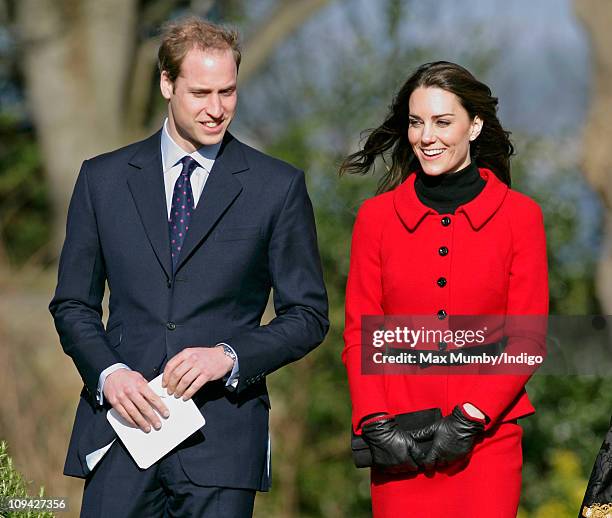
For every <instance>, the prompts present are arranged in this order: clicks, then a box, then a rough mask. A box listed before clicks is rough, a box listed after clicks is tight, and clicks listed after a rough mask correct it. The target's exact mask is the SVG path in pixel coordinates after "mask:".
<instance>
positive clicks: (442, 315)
mask: <svg viewBox="0 0 612 518" xmlns="http://www.w3.org/2000/svg"><path fill="white" fill-rule="evenodd" d="M446 314H447V313H446V311H444V310H443V309H441V310H440V311H438V318H439V319H440V320H444V319H445V318H446Z"/></svg>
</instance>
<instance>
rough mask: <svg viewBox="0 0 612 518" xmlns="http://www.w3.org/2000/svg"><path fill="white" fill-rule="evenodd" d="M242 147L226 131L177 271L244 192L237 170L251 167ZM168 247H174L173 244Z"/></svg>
mask: <svg viewBox="0 0 612 518" xmlns="http://www.w3.org/2000/svg"><path fill="white" fill-rule="evenodd" d="M240 146H241V144H240V143H239V142H238V141H237V140H236V139H235V138H234V137H232V135H230V134H229V133H226V134H225V137H224V139H223V144H222V145H221V149H220V150H219V154H218V155H217V158H216V160H215V164H214V165H213V168H212V170H211V171H210V176H209V177H208V180H207V181H206V185H205V186H204V190H203V191H202V195H201V196H200V199H199V201H198V206H197V207H196V210H195V211H194V212H193V215H192V216H191V221H190V223H189V231H188V232H187V235H186V236H185V242H184V243H183V249H182V250H181V256H180V257H179V262H178V264H177V266H176V270H177V271H178V270H179V269H180V268H181V266H182V264H183V263H184V262H185V261H186V260H187V259H188V258H189V256H190V255H191V254H192V253H193V251H194V250H195V249H196V248H197V246H198V245H199V244H200V243H201V242H202V241H203V240H204V239H206V237H207V236H208V234H209V233H210V231H211V230H212V228H213V226H214V225H215V223H216V222H217V221H218V220H219V218H220V217H221V216H222V215H223V213H224V212H225V211H226V210H227V209H228V207H229V206H230V205H231V204H232V202H233V201H234V200H235V199H236V197H237V196H238V195H239V194H240V191H242V184H241V183H240V182H239V181H238V180H237V179H236V178H235V177H234V173H238V172H240V171H244V170H246V169H248V168H249V167H248V164H247V162H246V160H245V158H244V155H243V153H242V150H241V149H240ZM168 247H170V244H169V243H168Z"/></svg>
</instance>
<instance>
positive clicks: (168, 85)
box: [159, 70, 174, 101]
mask: <svg viewBox="0 0 612 518" xmlns="http://www.w3.org/2000/svg"><path fill="white" fill-rule="evenodd" d="M159 89H160V90H161V93H162V96H163V97H164V99H166V101H169V100H170V98H171V97H172V94H173V93H174V83H173V82H172V81H171V80H170V76H168V72H166V71H165V70H162V73H161V74H160V77H159Z"/></svg>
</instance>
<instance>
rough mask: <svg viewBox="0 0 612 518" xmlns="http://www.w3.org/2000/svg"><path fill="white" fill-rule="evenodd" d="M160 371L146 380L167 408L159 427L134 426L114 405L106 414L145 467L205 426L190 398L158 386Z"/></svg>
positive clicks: (123, 441)
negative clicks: (166, 414) (177, 395)
mask: <svg viewBox="0 0 612 518" xmlns="http://www.w3.org/2000/svg"><path fill="white" fill-rule="evenodd" d="M161 380H162V375H161V374H160V375H159V376H157V378H155V379H154V380H151V381H150V382H149V386H150V387H151V389H153V392H155V393H156V394H157V395H158V396H160V397H161V398H162V400H163V402H164V404H165V405H166V407H168V410H169V411H170V417H168V419H164V418H163V417H161V418H160V419H161V428H160V429H159V430H156V429H155V428H153V427H151V431H150V432H149V433H145V432H143V431H142V430H141V429H140V428H134V427H133V426H132V425H130V424H129V423H128V422H127V421H125V420H124V419H123V418H122V417H121V416H120V415H119V413H118V412H117V411H116V410H115V409H114V408H113V409H111V410H109V411H108V412H107V414H106V418H107V419H108V422H109V423H110V424H111V426H112V427H113V428H114V429H115V432H117V435H118V436H119V439H121V442H122V443H123V444H124V445H125V447H126V448H127V450H128V451H129V452H130V455H131V456H132V458H133V459H134V461H136V464H138V467H140V468H142V469H146V468H148V467H150V466H152V465H153V464H155V463H156V462H157V461H158V460H159V459H161V458H162V457H163V456H164V455H166V453H168V452H169V451H170V450H172V448H174V447H175V446H178V445H179V444H180V443H182V442H183V441H184V440H185V439H187V437H189V436H190V435H191V434H193V433H194V432H196V431H197V430H199V429H200V428H202V426H204V423H205V420H204V417H203V416H202V414H201V413H200V411H199V410H198V407H197V406H196V405H195V403H194V402H193V400H191V399H189V400H187V401H183V400H182V399H181V398H178V399H177V398H175V397H174V395H172V396H169V395H168V393H167V392H166V389H165V388H162V386H161Z"/></svg>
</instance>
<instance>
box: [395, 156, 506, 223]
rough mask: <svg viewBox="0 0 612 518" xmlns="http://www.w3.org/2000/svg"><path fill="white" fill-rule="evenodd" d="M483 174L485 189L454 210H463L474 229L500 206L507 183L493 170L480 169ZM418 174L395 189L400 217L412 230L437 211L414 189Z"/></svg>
mask: <svg viewBox="0 0 612 518" xmlns="http://www.w3.org/2000/svg"><path fill="white" fill-rule="evenodd" d="M479 173H480V176H481V177H482V178H483V179H484V180H485V181H486V182H487V183H486V185H485V187H484V189H483V190H482V192H481V193H480V194H478V196H476V197H475V198H474V199H473V200H471V201H469V202H468V203H466V204H465V205H462V206H460V207H458V208H457V210H456V211H455V214H458V213H460V212H463V213H464V214H465V215H466V216H467V218H468V220H469V222H470V225H472V228H473V229H474V230H479V229H480V228H481V227H482V226H483V225H484V224H485V223H486V222H487V221H489V219H490V218H491V216H493V214H495V212H497V210H498V209H499V207H500V206H501V204H502V202H503V201H504V198H505V197H506V193H507V192H508V186H507V185H506V184H505V183H503V182H502V181H501V180H500V179H499V178H497V176H495V174H493V172H492V171H490V170H489V169H485V168H480V169H479ZM415 178H416V174H411V175H409V176H408V178H406V180H404V182H403V183H402V184H401V185H400V186H399V187H398V188H397V189H395V192H394V196H393V204H394V206H395V211H396V212H397V214H398V216H399V217H400V219H401V220H402V221H403V222H404V224H405V225H406V226H407V227H408V230H410V231H411V232H412V231H413V230H415V229H416V227H417V226H418V225H419V223H421V221H422V220H423V218H424V217H425V216H427V215H428V214H437V212H436V211H435V210H433V209H432V208H430V207H427V206H426V205H424V204H423V202H421V200H419V198H418V197H417V195H416V192H415V190H414V180H415Z"/></svg>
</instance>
